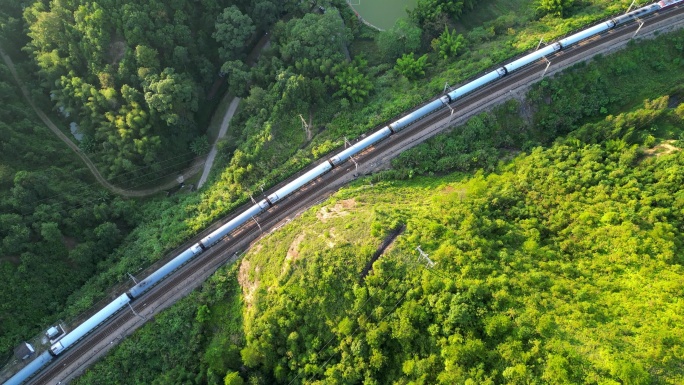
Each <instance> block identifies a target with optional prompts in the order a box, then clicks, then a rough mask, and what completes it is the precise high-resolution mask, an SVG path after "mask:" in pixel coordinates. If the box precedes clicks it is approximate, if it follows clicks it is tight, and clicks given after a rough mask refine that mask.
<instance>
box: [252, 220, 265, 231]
mask: <svg viewBox="0 0 684 385" xmlns="http://www.w3.org/2000/svg"><path fill="white" fill-rule="evenodd" d="M252 219H253V220H254V223H256V225H257V226H259V231H261V233H262V234H263V233H264V229H262V228H261V225H260V224H259V221H257V219H256V218H255V217H252Z"/></svg>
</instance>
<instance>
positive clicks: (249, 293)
mask: <svg viewBox="0 0 684 385" xmlns="http://www.w3.org/2000/svg"><path fill="white" fill-rule="evenodd" d="M251 267H252V265H251V263H250V262H249V260H248V259H243V260H242V263H240V272H238V283H239V284H240V286H241V287H242V296H243V297H244V300H245V304H246V305H247V309H250V308H251V307H252V304H253V301H254V293H255V292H256V289H257V288H258V287H259V280H258V279H254V281H250V279H249V271H250V268H251ZM258 272H259V266H257V267H256V269H255V273H258Z"/></svg>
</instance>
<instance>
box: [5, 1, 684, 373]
mask: <svg viewBox="0 0 684 385" xmlns="http://www.w3.org/2000/svg"><path fill="white" fill-rule="evenodd" d="M629 3H630V1H628V0H621V1H609V0H588V1H579V0H575V1H565V0H564V1H546V0H542V1H536V0H512V1H511V0H489V1H485V2H474V1H469V0H465V1H462V0H418V2H417V6H416V7H415V8H414V9H413V10H410V11H409V12H408V16H407V18H405V19H400V20H398V21H397V23H396V25H395V26H394V27H393V28H391V29H389V30H387V31H382V32H379V31H375V30H373V29H371V28H369V27H367V26H366V25H364V24H363V23H361V22H360V21H359V20H358V18H357V17H356V15H355V14H354V13H353V11H352V10H351V9H350V8H349V7H348V6H347V4H346V3H345V2H343V1H341V0H320V1H295V0H288V1H274V0H258V1H244V0H199V1H195V2H186V1H182V0H174V1H170V2H162V1H152V2H144V3H140V4H139V3H137V2H132V1H129V0H106V1H98V2H93V1H88V0H38V1H28V2H24V3H15V2H5V3H2V4H0V47H1V49H2V50H3V51H4V52H6V53H7V54H9V55H10V56H11V57H12V59H13V60H14V62H15V64H16V69H17V71H18V73H19V76H20V81H21V82H22V83H23V85H24V86H25V87H26V88H27V89H28V90H30V98H31V100H32V102H33V103H34V104H35V105H36V106H38V108H40V109H42V110H43V111H45V112H46V113H47V114H48V115H49V116H50V118H51V119H52V120H54V121H55V122H56V123H57V124H58V126H59V127H60V128H61V129H62V130H63V131H64V133H65V134H67V135H70V132H69V125H70V123H71V122H76V123H77V124H78V127H79V130H80V132H81V133H82V134H83V138H82V139H81V140H78V145H79V147H80V148H81V151H82V152H83V153H85V154H86V155H87V156H88V157H89V158H90V159H91V160H92V161H94V162H95V164H96V165H97V168H98V169H99V170H100V172H101V173H102V174H103V175H104V176H105V177H106V178H107V179H109V180H110V181H111V182H112V183H114V184H116V185H118V186H122V187H125V188H136V187H139V186H145V187H149V186H154V185H155V184H157V183H159V181H160V180H164V179H165V178H166V179H168V178H174V177H175V175H177V173H178V172H179V171H180V170H182V169H184V168H185V167H187V166H188V165H189V164H191V163H192V162H197V161H201V160H202V159H203V158H202V157H203V155H204V154H205V153H206V152H207V149H208V142H209V141H211V140H212V139H213V138H214V137H215V135H216V133H215V132H213V130H214V128H212V122H213V121H215V120H216V119H218V120H219V121H220V120H221V118H222V115H223V113H224V111H223V110H222V108H223V107H222V106H223V102H222V100H223V99H225V98H228V97H232V96H238V97H241V98H242V100H241V102H240V106H239V108H238V112H237V114H236V116H235V117H234V118H233V120H232V121H231V125H230V130H229V132H228V134H227V135H226V137H225V138H224V139H222V140H221V141H219V142H218V158H217V164H216V165H215V167H214V171H213V172H212V174H211V178H210V182H209V184H208V185H207V187H206V188H204V189H202V190H200V191H199V192H190V191H189V190H184V191H183V192H182V193H178V194H175V195H173V196H170V197H166V196H164V195H163V194H160V195H159V196H156V197H151V198H147V199H144V200H133V199H124V198H122V197H119V196H116V195H115V194H113V193H111V192H109V191H107V190H106V189H104V188H103V187H101V186H100V185H99V184H98V183H97V182H96V180H95V179H94V178H93V177H92V175H91V174H90V172H89V170H88V169H87V167H86V166H85V165H84V164H83V163H82V162H81V160H80V159H79V158H78V157H77V156H75V155H74V153H73V152H71V151H70V150H69V149H68V148H67V147H66V145H65V144H64V143H63V142H61V141H60V140H59V139H57V138H56V137H55V136H54V135H53V134H52V133H51V132H50V131H49V130H48V129H47V127H45V126H43V123H42V122H41V120H39V119H38V117H37V116H36V113H35V111H34V110H33V109H32V107H31V106H30V105H29V104H28V103H27V101H26V100H25V99H24V98H23V95H22V93H21V92H20V88H19V85H18V84H17V83H15V81H14V78H13V76H12V75H11V73H10V71H9V68H7V67H6V66H5V65H4V62H0V74H1V75H2V76H0V90H1V92H0V101H1V102H2V103H0V147H1V148H0V279H2V280H3V282H5V285H3V288H2V289H0V303H2V307H1V308H2V311H0V363H4V362H5V360H10V357H11V350H12V348H13V347H14V346H16V345H17V344H18V343H19V342H20V341H22V340H27V339H29V338H31V337H32V336H34V335H36V334H37V333H39V332H40V331H41V330H44V329H45V328H46V327H48V326H50V325H52V324H54V323H55V322H57V321H58V320H63V321H66V322H67V323H68V322H70V321H72V320H74V319H75V318H76V317H78V315H79V314H81V313H82V312H84V311H87V310H88V309H89V308H90V307H91V306H92V305H93V304H95V303H97V302H98V301H101V300H104V299H106V298H107V293H109V292H110V291H111V290H112V288H113V287H114V286H117V287H123V286H128V285H130V283H131V281H130V278H129V275H128V273H133V274H136V272H139V271H141V269H144V268H146V267H147V266H149V265H151V264H152V263H154V262H157V261H159V260H160V259H162V258H164V257H165V255H166V254H167V253H168V252H169V251H171V250H173V249H174V248H175V247H177V246H179V245H180V244H182V243H183V242H185V241H186V240H188V239H189V238H190V237H192V236H193V235H195V234H196V233H197V232H198V231H200V230H201V229H203V228H205V227H206V226H208V225H209V224H210V223H212V222H213V221H215V220H217V219H219V218H221V217H222V216H225V215H226V214H228V213H230V212H231V210H233V209H235V208H236V207H238V206H240V205H241V204H243V203H245V202H247V201H249V194H250V193H252V194H255V193H257V192H258V191H260V190H259V189H260V186H263V187H265V188H268V187H269V186H273V185H275V184H276V183H278V182H280V181H281V180H283V179H284V178H286V177H288V176H289V175H291V174H293V173H294V172H296V171H298V170H300V169H302V168H303V167H305V166H306V165H308V164H309V163H311V162H312V161H313V160H315V159H317V158H319V157H321V156H323V155H325V154H327V153H329V152H331V151H334V150H335V149H336V148H339V147H340V146H342V145H343V144H344V140H345V138H350V139H351V138H354V137H357V136H359V135H361V134H363V133H365V132H368V131H369V130H371V129H373V128H374V127H377V126H378V125H380V124H383V122H387V121H388V120H389V119H392V118H393V117H396V116H397V115H399V114H401V113H402V112H404V111H406V110H407V109H410V108H412V107H414V106H416V105H418V104H420V103H422V102H423V101H425V100H427V99H429V98H432V97H434V96H435V95H436V94H438V93H439V92H441V91H442V89H443V87H444V84H445V83H449V84H451V85H454V84H458V83H459V82H462V81H464V80H466V79H468V78H469V77H472V76H475V75H477V74H478V73H480V72H482V71H485V70H487V69H490V68H492V66H494V65H496V63H499V62H501V61H504V60H507V59H508V58H511V57H513V56H515V55H517V54H520V53H522V52H524V51H526V50H529V49H533V48H534V47H536V45H537V43H538V42H539V40H540V38H542V37H543V38H544V40H545V41H551V40H553V39H555V38H557V37H560V36H562V35H564V34H566V33H569V32H571V31H573V30H576V29H578V28H581V27H582V26H584V25H586V24H588V23H591V22H593V21H596V20H599V19H602V18H605V17H606V16H608V15H611V14H615V13H619V12H621V11H624V10H625V9H626V8H627V7H628V6H629ZM683 50H684V34H682V33H681V32H675V33H671V34H668V35H664V36H661V37H659V38H657V39H656V40H653V41H647V42H642V43H638V44H631V45H630V47H629V48H628V49H626V50H624V51H622V52H619V53H617V54H613V55H611V56H605V57H598V58H596V59H595V60H594V61H593V62H592V63H590V64H581V65H578V66H577V67H576V68H574V69H572V70H571V71H567V72H566V73H564V74H563V75H561V76H556V77H554V78H553V79H545V80H544V81H541V82H539V83H538V84H536V85H534V86H533V87H532V88H531V89H530V91H529V92H528V93H527V94H526V95H525V97H524V98H519V99H512V100H510V101H508V102H507V103H505V104H504V105H502V106H499V107H496V108H494V109H492V110H491V111H488V112H485V113H482V114H480V115H478V116H476V117H474V118H472V119H470V120H469V121H468V122H467V123H466V124H465V125H463V126H460V127H455V128H454V129H453V130H451V131H449V132H448V133H445V134H441V135H440V136H438V137H436V138H434V139H432V140H429V141H427V142H426V143H424V144H421V145H419V146H417V147H415V148H414V149H412V150H410V151H407V152H405V153H403V154H402V155H400V156H399V157H398V158H396V159H395V160H394V161H393V162H392V168H391V169H390V170H387V171H383V172H380V173H377V174H374V175H371V176H369V177H366V178H363V179H361V180H360V181H358V182H356V183H354V184H352V185H351V186H349V187H348V188H345V189H343V190H342V191H340V192H339V193H337V194H336V195H335V196H334V197H333V198H332V199H331V200H329V201H327V202H325V203H323V204H321V205H319V206H317V207H314V208H312V209H311V210H309V211H308V212H306V213H305V214H303V215H302V217H300V218H299V219H297V220H295V221H294V222H293V223H292V224H290V225H288V226H286V227H285V228H283V229H282V230H281V231H279V232H277V233H274V234H273V235H271V236H269V237H268V238H266V239H265V240H263V241H261V242H260V243H259V244H257V245H256V246H255V247H254V248H252V249H251V250H250V251H249V252H248V253H247V254H246V255H245V256H244V257H243V258H242V259H241V260H240V261H239V262H238V263H237V264H235V265H233V266H228V267H226V268H223V269H222V270H220V271H219V272H218V273H216V274H215V275H214V276H213V277H212V278H211V279H210V280H209V281H207V282H206V283H205V284H204V285H203V286H202V288H201V289H198V290H196V291H194V292H192V293H191V294H190V295H189V296H188V297H187V298H185V299H184V300H182V301H180V302H179V303H178V304H177V305H175V306H173V307H172V308H170V309H169V310H167V311H165V312H163V313H162V314H160V315H158V316H157V317H155V319H154V320H153V321H152V322H149V323H148V324H147V325H146V326H145V327H144V328H142V330H140V331H139V332H137V333H135V334H134V335H133V336H132V337H130V338H128V339H126V340H124V341H123V342H122V343H121V344H120V346H118V347H116V348H115V349H114V350H113V351H112V353H111V354H110V355H109V356H108V357H106V358H105V359H104V360H102V362H100V363H99V364H97V365H95V366H94V367H93V368H92V369H90V370H89V371H88V372H87V373H86V374H85V375H84V376H83V377H82V378H80V379H79V380H77V381H76V382H77V383H79V384H93V383H98V384H104V383H112V384H124V383H145V384H223V383H225V384H242V383H250V384H271V383H283V384H291V383H292V384H294V383H301V384H324V383H325V384H328V383H329V384H333V383H335V384H337V383H350V384H351V383H359V384H435V383H443V384H454V383H469V384H479V383H490V384H498V383H511V384H514V383H520V384H522V383H527V384H530V383H538V384H547V383H548V384H571V383H590V384H678V383H681V382H682V381H684V373H683V370H682V362H683V360H684V350H683V349H684V348H682V346H683V345H682V337H683V336H682V333H681V328H678V325H680V324H681V322H682V319H681V317H682V315H681V314H682V308H681V300H680V298H681V297H682V294H683V293H684V292H683V283H684V282H682V278H681V276H682V272H681V264H682V260H681V255H683V254H682V251H681V247H682V237H681V233H682V230H683V226H684V225H683V224H682V215H683V214H684V206H682V204H683V202H684V200H683V199H684V196H683V195H682V192H681V191H680V190H681V187H680V186H681V180H680V179H681V177H680V175H681V162H682V160H683V159H682V155H681V152H680V151H679V150H680V149H681V148H684V134H683V131H682V120H683V119H684V107H682V104H680V101H681V100H682V98H683V97H684V88H682V87H681V84H682V77H683V76H684V75H682V73H684V71H682V68H681V67H682V66H683V65H684V62H683V61H682V51H683ZM302 120H304V121H306V122H307V123H308V127H307V129H303V128H302ZM195 180H196V179H192V180H191V182H192V181H195ZM402 226H405V230H404V231H403V233H402V234H400V235H399V236H398V237H397V239H396V240H395V241H394V243H393V244H392V245H391V246H390V247H389V249H388V250H387V251H385V252H384V253H383V254H382V255H381V256H380V258H379V259H378V260H377V261H376V262H375V263H374V264H372V265H371V264H370V262H371V256H372V255H373V254H374V253H376V251H377V249H378V247H379V246H380V244H381V243H382V242H383V240H384V239H385V238H386V237H387V236H388V234H390V233H391V232H393V231H394V230H396V229H398V228H402ZM419 245H420V246H421V248H422V250H424V251H425V252H426V253H427V254H429V258H430V259H431V260H432V261H434V262H436V264H435V265H434V267H429V265H428V264H427V262H426V260H424V259H423V260H419V258H418V256H419V253H418V251H417V250H416V247H417V246H419ZM369 266H370V267H372V268H371V270H370V271H369V272H368V273H367V275H366V273H364V272H365V271H367V268H368V267H369ZM160 352H164V353H163V354H160Z"/></svg>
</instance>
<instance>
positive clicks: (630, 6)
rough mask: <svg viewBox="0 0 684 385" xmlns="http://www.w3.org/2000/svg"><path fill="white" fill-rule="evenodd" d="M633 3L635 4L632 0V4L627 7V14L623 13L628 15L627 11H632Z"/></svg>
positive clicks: (634, 0)
mask: <svg viewBox="0 0 684 385" xmlns="http://www.w3.org/2000/svg"><path fill="white" fill-rule="evenodd" d="M634 3H636V0H632V4H630V5H629V7H628V8H627V12H625V13H629V11H630V10H631V9H632V7H633V6H634Z"/></svg>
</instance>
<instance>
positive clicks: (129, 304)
mask: <svg viewBox="0 0 684 385" xmlns="http://www.w3.org/2000/svg"><path fill="white" fill-rule="evenodd" d="M128 307H130V308H131V311H132V312H133V314H135V315H137V316H138V317H140V318H142V319H143V320H144V321H147V318H145V317H143V316H141V315H140V314H138V313H136V312H135V310H133V306H131V303H130V302H129V303H128Z"/></svg>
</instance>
